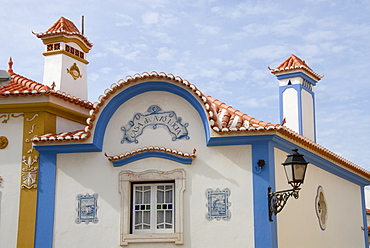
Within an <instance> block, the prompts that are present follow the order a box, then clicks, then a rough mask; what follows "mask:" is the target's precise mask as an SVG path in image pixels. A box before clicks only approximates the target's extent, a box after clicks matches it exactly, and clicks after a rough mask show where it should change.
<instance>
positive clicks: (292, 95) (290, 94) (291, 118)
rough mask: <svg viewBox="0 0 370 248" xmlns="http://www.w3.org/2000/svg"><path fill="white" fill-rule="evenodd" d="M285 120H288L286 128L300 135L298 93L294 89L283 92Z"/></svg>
mask: <svg viewBox="0 0 370 248" xmlns="http://www.w3.org/2000/svg"><path fill="white" fill-rule="evenodd" d="M283 118H285V120H286V123H285V126H287V127H289V128H291V129H293V130H294V131H296V132H298V133H299V119H298V92H297V91H296V90H295V89H293V88H287V89H286V90H285V91H284V92H283Z"/></svg>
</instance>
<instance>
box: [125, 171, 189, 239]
mask: <svg viewBox="0 0 370 248" xmlns="http://www.w3.org/2000/svg"><path fill="white" fill-rule="evenodd" d="M158 181H175V187H174V205H175V206H174V231H173V232H172V231H171V233H152V232H150V233H137V232H135V233H131V214H132V212H131V209H132V207H133V204H132V203H131V195H132V192H131V190H132V187H131V184H133V183H136V182H148V183H151V182H158ZM184 191H185V170H183V169H174V170H171V171H159V170H146V171H142V172H134V171H130V170H124V171H121V172H120V174H119V192H120V194H121V216H120V222H121V238H120V244H121V246H123V245H128V244H129V243H148V242H166V243H169V242H172V243H175V244H183V243H184V237H183V229H184V227H183V211H184V210H183V203H184V202H183V198H184Z"/></svg>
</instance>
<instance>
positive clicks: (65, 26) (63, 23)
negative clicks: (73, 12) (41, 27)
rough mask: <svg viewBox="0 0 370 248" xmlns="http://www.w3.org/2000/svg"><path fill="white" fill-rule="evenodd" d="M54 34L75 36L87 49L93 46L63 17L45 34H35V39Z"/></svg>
mask: <svg viewBox="0 0 370 248" xmlns="http://www.w3.org/2000/svg"><path fill="white" fill-rule="evenodd" d="M56 34H64V35H66V36H72V35H76V36H78V37H79V38H81V39H82V40H83V41H84V42H85V43H86V45H87V46H88V47H89V48H91V47H92V46H93V44H92V43H91V42H90V41H89V40H88V39H87V38H86V37H85V36H84V35H83V34H82V33H81V32H80V31H79V30H78V28H77V27H76V26H75V24H74V23H73V22H72V21H70V20H68V19H66V18H64V17H60V18H59V20H58V21H56V22H55V23H54V24H53V26H51V27H50V28H49V29H48V30H46V31H45V32H43V33H35V35H36V37H37V38H45V37H49V36H53V35H56Z"/></svg>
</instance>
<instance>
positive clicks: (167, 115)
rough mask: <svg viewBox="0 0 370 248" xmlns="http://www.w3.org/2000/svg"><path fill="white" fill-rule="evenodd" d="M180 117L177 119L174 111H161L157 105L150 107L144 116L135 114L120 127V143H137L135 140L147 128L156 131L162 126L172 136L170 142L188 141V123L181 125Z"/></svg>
mask: <svg viewBox="0 0 370 248" xmlns="http://www.w3.org/2000/svg"><path fill="white" fill-rule="evenodd" d="M181 122H182V119H181V117H177V115H176V113H175V112H174V111H162V109H161V108H160V107H159V106H157V105H152V106H150V107H149V108H148V110H147V112H146V113H144V114H141V113H136V114H135V115H134V117H133V118H132V120H131V121H129V122H128V124H127V125H126V126H122V127H121V130H122V132H123V138H122V140H121V143H122V144H123V143H125V142H127V143H138V142H139V141H138V140H137V138H138V137H139V136H140V135H142V134H143V132H144V130H145V129H146V128H148V127H151V128H153V129H156V128H157V127H158V126H163V127H165V128H166V129H167V131H168V132H169V133H170V135H171V136H172V140H173V141H176V140H179V139H189V136H188V130H187V129H186V128H187V126H188V125H189V124H188V123H184V124H183V123H181Z"/></svg>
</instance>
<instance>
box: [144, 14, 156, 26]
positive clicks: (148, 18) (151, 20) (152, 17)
mask: <svg viewBox="0 0 370 248" xmlns="http://www.w3.org/2000/svg"><path fill="white" fill-rule="evenodd" d="M141 18H142V19H143V23H144V24H145V25H149V26H150V25H154V24H157V23H158V22H159V13H157V12H146V13H144V14H143V15H142V16H141Z"/></svg>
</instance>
